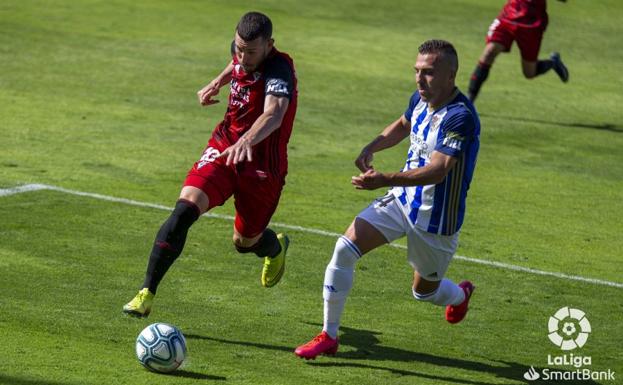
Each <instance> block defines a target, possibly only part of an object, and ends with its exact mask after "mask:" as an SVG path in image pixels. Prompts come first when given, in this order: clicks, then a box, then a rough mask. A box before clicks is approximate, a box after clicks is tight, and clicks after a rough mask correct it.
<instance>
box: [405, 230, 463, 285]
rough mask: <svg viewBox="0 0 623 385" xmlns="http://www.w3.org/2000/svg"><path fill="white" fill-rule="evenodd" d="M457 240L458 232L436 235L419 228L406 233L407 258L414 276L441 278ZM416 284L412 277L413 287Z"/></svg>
mask: <svg viewBox="0 0 623 385" xmlns="http://www.w3.org/2000/svg"><path fill="white" fill-rule="evenodd" d="M458 240H459V234H458V233H455V234H453V235H438V234H433V233H429V232H427V231H424V230H422V229H419V228H414V229H413V231H410V232H409V233H408V234H407V243H408V245H407V260H408V262H409V264H410V265H411V267H413V270H414V271H415V272H416V274H414V278H417V277H418V276H419V277H421V278H422V279H423V280H425V281H430V282H435V281H440V280H441V279H443V277H444V276H445V274H446V271H447V270H448V266H449V265H450V262H451V261H452V257H453V256H454V253H455V252H456V249H457V247H458V244H459V241H458ZM417 284H418V282H416V279H414V287H415V286H416V285H417ZM424 284H426V283H425V282H424ZM416 289H417V288H416Z"/></svg>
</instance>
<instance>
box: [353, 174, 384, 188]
mask: <svg viewBox="0 0 623 385" xmlns="http://www.w3.org/2000/svg"><path fill="white" fill-rule="evenodd" d="M350 183H352V185H353V186H355V188H356V189H357V190H376V189H377V188H380V187H386V186H388V185H389V181H388V179H387V176H386V175H385V174H383V173H380V172H377V171H375V170H373V169H369V170H368V171H366V172H364V173H361V174H359V176H354V177H352V178H351V181H350Z"/></svg>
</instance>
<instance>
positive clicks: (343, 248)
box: [329, 236, 361, 268]
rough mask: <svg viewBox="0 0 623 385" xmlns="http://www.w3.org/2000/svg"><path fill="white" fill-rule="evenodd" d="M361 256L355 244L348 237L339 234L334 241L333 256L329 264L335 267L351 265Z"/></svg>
mask: <svg viewBox="0 0 623 385" xmlns="http://www.w3.org/2000/svg"><path fill="white" fill-rule="evenodd" d="M359 258H361V252H360V251H359V248H358V247H357V245H355V244H354V243H353V242H352V241H351V240H350V239H348V238H346V237H344V236H341V237H339V238H338V240H337V242H335V249H333V257H332V258H331V262H329V266H335V267H338V268H339V267H346V268H349V267H353V266H355V263H356V262H357V260H359Z"/></svg>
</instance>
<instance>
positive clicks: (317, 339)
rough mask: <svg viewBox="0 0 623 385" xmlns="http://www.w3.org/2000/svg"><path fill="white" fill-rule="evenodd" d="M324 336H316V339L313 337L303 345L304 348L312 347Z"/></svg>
mask: <svg viewBox="0 0 623 385" xmlns="http://www.w3.org/2000/svg"><path fill="white" fill-rule="evenodd" d="M323 337H324V335H323V334H318V335H317V336H316V337H314V339H313V340H311V341H309V342H308V343H306V344H305V346H312V345H314V344H316V343H318V342H320V341H322V340H323Z"/></svg>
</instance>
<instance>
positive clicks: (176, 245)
mask: <svg viewBox="0 0 623 385" xmlns="http://www.w3.org/2000/svg"><path fill="white" fill-rule="evenodd" d="M199 214H200V212H199V208H198V207H197V205H195V204H194V203H192V202H190V201H187V200H184V199H180V200H178V201H177V203H176V204H175V209H173V212H172V213H171V216H170V217H169V219H167V220H166V221H165V222H164V223H163V224H162V227H160V231H158V234H157V235H156V240H155V241H154V246H153V248H152V250H151V255H150V256H149V263H148V264H147V272H146V273H145V282H144V283H143V287H147V288H149V291H151V292H152V293H154V294H156V290H157V288H158V284H160V281H161V280H162V278H163V277H164V275H165V274H166V272H167V270H169V267H171V265H172V264H173V262H175V260H176V259H177V257H179V256H180V254H181V253H182V249H183V248H184V243H185V242H186V235H187V234H188V229H189V228H190V226H191V225H192V224H193V223H194V222H195V221H196V220H197V219H198V218H199Z"/></svg>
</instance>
